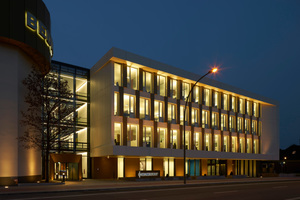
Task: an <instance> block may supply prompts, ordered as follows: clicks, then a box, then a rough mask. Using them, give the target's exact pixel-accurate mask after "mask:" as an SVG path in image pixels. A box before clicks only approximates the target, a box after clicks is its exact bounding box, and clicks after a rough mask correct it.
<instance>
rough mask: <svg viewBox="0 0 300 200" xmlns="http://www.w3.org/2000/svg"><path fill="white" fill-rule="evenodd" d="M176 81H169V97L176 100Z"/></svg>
mask: <svg viewBox="0 0 300 200" xmlns="http://www.w3.org/2000/svg"><path fill="white" fill-rule="evenodd" d="M177 87H178V86H177V80H175V79H171V80H170V97H172V98H173V99H176V98H177Z"/></svg>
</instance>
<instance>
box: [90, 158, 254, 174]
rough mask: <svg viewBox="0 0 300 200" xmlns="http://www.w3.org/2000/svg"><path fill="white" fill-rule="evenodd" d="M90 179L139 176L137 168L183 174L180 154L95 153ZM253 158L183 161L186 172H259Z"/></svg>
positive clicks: (146, 170)
mask: <svg viewBox="0 0 300 200" xmlns="http://www.w3.org/2000/svg"><path fill="white" fill-rule="evenodd" d="M91 160H92V163H91V166H92V167H91V172H92V178H93V179H121V178H135V177H136V178H140V176H139V172H145V173H146V172H149V174H150V173H151V172H157V173H158V174H157V175H153V174H151V175H150V176H151V177H153V176H157V177H182V176H183V170H184V169H183V167H184V165H183V159H182V158H168V157H164V158H159V157H152V158H148V157H117V156H115V157H112V156H107V157H94V158H92V159H91ZM258 171H259V170H258V164H257V161H256V160H220V159H191V158H187V161H186V174H187V175H188V176H190V177H201V176H224V177H227V176H230V175H233V176H239V175H240V176H246V177H257V176H258Z"/></svg>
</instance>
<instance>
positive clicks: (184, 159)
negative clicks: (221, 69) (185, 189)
mask: <svg viewBox="0 0 300 200" xmlns="http://www.w3.org/2000/svg"><path fill="white" fill-rule="evenodd" d="M217 71H218V68H213V69H211V70H209V71H208V72H207V73H206V74H205V75H203V76H202V77H200V78H199V79H198V80H197V81H196V83H195V84H194V85H193V87H192V88H191V90H190V92H189V94H188V96H187V98H186V101H185V106H184V112H183V180H184V181H183V182H184V184H186V173H185V171H186V169H185V168H186V167H185V162H186V155H185V112H186V106H187V103H188V99H189V97H190V95H191V92H192V91H193V89H194V87H195V85H196V84H197V83H198V82H199V81H200V80H201V79H203V78H204V77H205V76H207V75H208V74H211V73H216V72H217Z"/></svg>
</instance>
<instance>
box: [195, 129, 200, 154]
mask: <svg viewBox="0 0 300 200" xmlns="http://www.w3.org/2000/svg"><path fill="white" fill-rule="evenodd" d="M200 135H201V134H200V133H198V132H194V148H195V150H201V145H200V144H201V142H200Z"/></svg>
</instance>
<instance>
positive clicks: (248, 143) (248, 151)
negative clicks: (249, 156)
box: [247, 138, 252, 153]
mask: <svg viewBox="0 0 300 200" xmlns="http://www.w3.org/2000/svg"><path fill="white" fill-rule="evenodd" d="M251 143H252V140H251V139H250V138H247V153H252V144H251Z"/></svg>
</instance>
